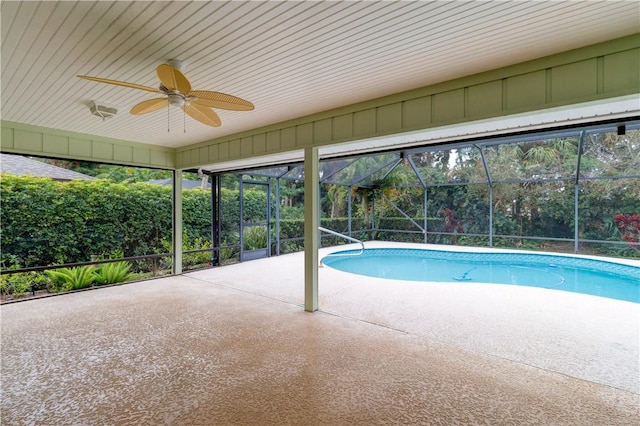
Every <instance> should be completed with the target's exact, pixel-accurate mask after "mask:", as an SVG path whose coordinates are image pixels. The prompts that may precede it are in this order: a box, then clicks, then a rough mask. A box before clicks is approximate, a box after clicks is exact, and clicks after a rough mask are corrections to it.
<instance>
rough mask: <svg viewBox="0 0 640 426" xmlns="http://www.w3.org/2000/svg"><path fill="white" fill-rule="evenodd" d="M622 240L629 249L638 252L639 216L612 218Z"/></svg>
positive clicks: (626, 215) (639, 246)
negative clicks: (626, 243)
mask: <svg viewBox="0 0 640 426" xmlns="http://www.w3.org/2000/svg"><path fill="white" fill-rule="evenodd" d="M613 220H614V221H615V222H616V225H617V226H618V229H620V233H621V234H622V239H624V240H625V241H626V242H628V243H629V247H632V248H635V249H638V250H640V214H633V215H631V214H622V213H620V214H617V215H615V216H613Z"/></svg>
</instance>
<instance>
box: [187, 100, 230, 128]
mask: <svg viewBox="0 0 640 426" xmlns="http://www.w3.org/2000/svg"><path fill="white" fill-rule="evenodd" d="M182 109H183V110H184V112H186V113H187V114H189V115H190V116H191V117H193V118H195V119H196V120H198V121H199V122H201V123H202V124H206V125H207V126H211V127H219V126H220V124H222V122H221V121H220V117H218V114H216V113H215V112H213V111H212V110H210V109H209V108H207V107H204V106H201V105H194V104H189V105H184V106H183V107H182Z"/></svg>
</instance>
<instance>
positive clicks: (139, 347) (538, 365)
mask: <svg viewBox="0 0 640 426" xmlns="http://www.w3.org/2000/svg"><path fill="white" fill-rule="evenodd" d="M367 245H368V246H369V247H372V246H375V245H376V243H368V244H367ZM405 246H406V245H405ZM440 248H441V247H440ZM326 253H327V249H323V250H321V255H323V254H326ZM302 265H303V257H302V253H296V254H291V255H284V256H280V257H276V258H270V259H262V260H256V261H252V262H248V263H243V264H237V265H230V266H226V267H222V268H217V269H210V270H203V271H198V272H192V273H188V274H185V275H183V276H177V277H168V278H162V279H157V280H151V281H146V282H140V283H135V284H130V285H123V286H117V287H109V288H103V289H99V290H94V291H84V292H79V293H75V294H70V295H66V296H61V297H52V298H46V299H40V300H34V301H29V302H23V303H14V304H9V305H3V306H2V307H1V315H2V317H1V319H2V405H1V408H2V412H1V416H2V418H1V420H2V424H3V425H4V424H6V425H22V424H47V425H52V424H136V425H139V424H176V425H218V424H221V425H228V424H260V425H264V424H308V425H342V424H345V425H346V424H349V425H360V424H367V425H369V424H518V425H522V424H571V425H577V424H579V425H601V424H607V425H612V424H620V425H629V424H634V423H635V422H637V418H638V417H637V416H638V409H639V403H640V396H639V393H640V391H639V384H638V377H639V368H638V367H639V365H638V364H639V363H640V361H639V353H640V352H639V349H638V341H639V337H640V331H639V328H640V325H639V323H638V318H639V317H640V306H639V305H638V304H634V303H630V302H621V301H616V300H610V299H604V298H599V297H593V296H586V295H580V294H573V293H567V292H561V291H553V290H546V289H536V288H526V287H516V286H506V285H485V284H478V285H475V284H469V283H461V284H452V283H415V282H408V281H389V280H381V279H374V278H365V277H360V276H356V275H352V274H347V273H342V272H339V271H335V270H332V269H330V268H328V267H324V268H322V269H321V270H320V311H319V312H316V313H313V314H311V313H307V312H304V310H303V308H302V305H303V294H304V289H303V281H304V280H303V266H302Z"/></svg>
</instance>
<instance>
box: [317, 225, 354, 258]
mask: <svg viewBox="0 0 640 426" xmlns="http://www.w3.org/2000/svg"><path fill="white" fill-rule="evenodd" d="M318 229H319V230H320V231H322V232H326V233H328V234H332V235H335V236H336V237H342V238H344V239H346V240H349V241H351V242H354V243H358V244H360V245H361V246H362V248H361V249H360V251H359V252H358V253H341V254H338V253H329V254H328V255H326V256H324V257H323V258H322V259H320V267H323V266H324V265H323V264H322V261H323V260H324V259H325V257H332V256H360V255H361V254H362V253H364V242H363V241H360V240H358V239H357V238H352V237H350V236H348V235H344V234H341V233H339V232H336V231H332V230H331V229H327V228H323V227H322V226H318Z"/></svg>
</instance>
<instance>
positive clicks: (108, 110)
mask: <svg viewBox="0 0 640 426" xmlns="http://www.w3.org/2000/svg"><path fill="white" fill-rule="evenodd" d="M89 109H90V110H91V114H93V115H95V116H98V117H100V118H102V120H106V119H107V118H111V117H113V116H114V115H116V114H117V113H118V110H117V109H116V108H115V107H112V106H107V105H104V104H102V103H100V102H97V101H92V102H91V103H90V104H89Z"/></svg>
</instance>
